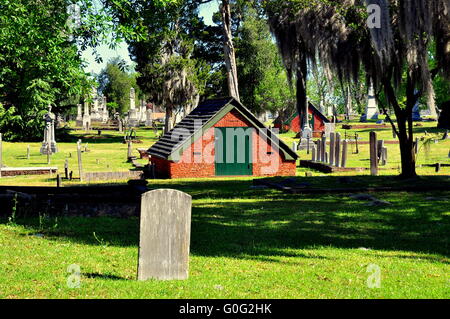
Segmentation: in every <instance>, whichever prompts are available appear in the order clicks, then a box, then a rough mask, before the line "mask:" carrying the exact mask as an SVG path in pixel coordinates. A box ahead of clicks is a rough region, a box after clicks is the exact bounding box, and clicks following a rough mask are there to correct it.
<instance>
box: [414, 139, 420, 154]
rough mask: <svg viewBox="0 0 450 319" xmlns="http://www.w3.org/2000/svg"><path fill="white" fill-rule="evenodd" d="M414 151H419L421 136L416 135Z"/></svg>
mask: <svg viewBox="0 0 450 319" xmlns="http://www.w3.org/2000/svg"><path fill="white" fill-rule="evenodd" d="M414 153H415V154H417V153H419V138H417V137H416V140H415V142H414Z"/></svg>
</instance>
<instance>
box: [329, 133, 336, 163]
mask: <svg viewBox="0 0 450 319" xmlns="http://www.w3.org/2000/svg"><path fill="white" fill-rule="evenodd" d="M334 142H335V133H333V132H332V133H330V152H329V153H328V154H329V156H330V158H329V164H330V165H333V164H334V151H335V144H334Z"/></svg>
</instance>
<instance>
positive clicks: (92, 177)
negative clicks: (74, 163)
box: [83, 171, 144, 183]
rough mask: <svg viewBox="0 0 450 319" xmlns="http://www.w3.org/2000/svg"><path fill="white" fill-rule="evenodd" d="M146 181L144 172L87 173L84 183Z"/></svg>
mask: <svg viewBox="0 0 450 319" xmlns="http://www.w3.org/2000/svg"><path fill="white" fill-rule="evenodd" d="M124 179H144V172H143V171H126V172H87V173H83V182H87V183H92V182H99V181H111V180H124Z"/></svg>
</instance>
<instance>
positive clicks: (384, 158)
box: [380, 146, 387, 166]
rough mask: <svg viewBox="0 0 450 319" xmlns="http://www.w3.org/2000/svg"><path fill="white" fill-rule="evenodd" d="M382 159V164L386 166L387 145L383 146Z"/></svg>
mask: <svg viewBox="0 0 450 319" xmlns="http://www.w3.org/2000/svg"><path fill="white" fill-rule="evenodd" d="M380 161H381V165H382V166H386V164H387V147H384V146H383V147H382V148H381V156H380Z"/></svg>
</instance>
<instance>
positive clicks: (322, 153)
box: [320, 136, 327, 162]
mask: <svg viewBox="0 0 450 319" xmlns="http://www.w3.org/2000/svg"><path fill="white" fill-rule="evenodd" d="M321 142H322V145H321V146H320V153H321V154H320V161H321V162H326V159H325V151H326V149H327V138H326V137H325V136H322V141H321Z"/></svg>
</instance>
